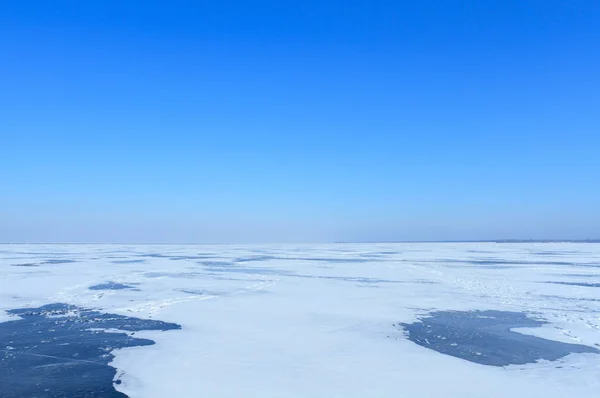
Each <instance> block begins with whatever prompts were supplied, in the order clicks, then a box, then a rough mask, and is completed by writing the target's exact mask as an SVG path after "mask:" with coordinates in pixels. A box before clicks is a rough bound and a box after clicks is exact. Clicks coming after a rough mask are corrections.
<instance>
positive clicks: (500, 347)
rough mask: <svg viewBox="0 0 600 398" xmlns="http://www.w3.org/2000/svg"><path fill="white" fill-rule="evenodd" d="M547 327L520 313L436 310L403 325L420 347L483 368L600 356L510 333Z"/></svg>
mask: <svg viewBox="0 0 600 398" xmlns="http://www.w3.org/2000/svg"><path fill="white" fill-rule="evenodd" d="M544 324H545V322H544V321H540V320H536V319H532V318H529V317H528V316H527V315H526V314H524V313H520V312H509V311H462V312H461V311H435V312H431V313H430V314H429V316H427V317H423V318H421V319H420V320H419V321H418V322H414V323H402V324H401V326H402V327H403V328H404V329H405V330H406V331H407V333H408V338H409V339H410V340H411V341H413V342H415V343H416V344H418V345H420V346H423V347H426V348H429V349H431V350H434V351H437V352H439V353H442V354H447V355H451V356H454V357H457V358H461V359H465V360H467V361H471V362H475V363H478V364H482V365H491V366H507V365H523V364H527V363H534V362H536V361H538V360H541V359H546V360H549V361H554V360H557V359H560V358H562V357H565V356H567V355H569V354H571V353H596V354H598V353H599V351H598V350H597V349H595V348H593V347H589V346H585V345H579V344H567V343H562V342H558V341H552V340H546V339H542V338H540V337H536V336H529V335H525V334H521V333H517V332H513V331H511V329H512V328H523V327H539V326H542V325H544Z"/></svg>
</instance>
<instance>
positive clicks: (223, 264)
mask: <svg viewBox="0 0 600 398" xmlns="http://www.w3.org/2000/svg"><path fill="white" fill-rule="evenodd" d="M199 264H202V265H204V266H206V267H228V266H231V265H233V263H232V262H231V261H201V262H199Z"/></svg>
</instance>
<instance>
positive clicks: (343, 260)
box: [234, 256, 369, 264]
mask: <svg viewBox="0 0 600 398" xmlns="http://www.w3.org/2000/svg"><path fill="white" fill-rule="evenodd" d="M271 260H278V261H315V262H327V263H339V264H343V263H366V262H369V260H367V259H364V258H324V257H276V256H250V257H239V258H236V259H235V260H234V262H235V263H248V262H254V261H271Z"/></svg>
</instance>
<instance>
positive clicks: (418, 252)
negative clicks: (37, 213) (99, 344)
mask: <svg viewBox="0 0 600 398" xmlns="http://www.w3.org/2000/svg"><path fill="white" fill-rule="evenodd" d="M147 254H157V255H160V256H163V257H150V256H144V255H147ZM203 256H204V258H195V257H203ZM169 257H172V258H173V259H171V258H169ZM185 257H188V258H185ZM52 259H55V260H56V259H69V260H75V262H73V263H60V264H41V265H39V266H37V267H35V266H15V265H17V264H30V263H36V264H37V263H42V262H44V261H46V260H52ZM327 259H330V260H337V261H326V260H327ZM127 260H144V261H143V262H132V263H126V262H123V261H127ZM236 260H237V261H236ZM239 260H245V261H239ZM352 260H364V261H363V262H356V261H354V262H352ZM474 260H476V261H480V263H471V261H474ZM345 261H346V262H345ZM485 261H487V263H482V262H485ZM117 262H118V263H117ZM223 262H231V263H232V264H219V263H223ZM203 263H204V264H203ZM567 263H573V264H574V265H568V264H567ZM593 265H596V267H594V266H593ZM566 274H569V275H570V276H567V275H566ZM574 274H581V275H582V276H581V277H578V276H576V275H575V276H573V275H574ZM107 281H111V282H115V283H122V284H126V285H131V286H132V287H133V288H134V289H123V290H90V289H89V286H92V285H97V284H101V283H104V282H107ZM550 281H569V282H572V281H576V282H586V283H598V282H600V244H575V243H570V244H549V243H548V244H493V243H460V244H459V243H456V244H424V243H419V244H416V243H415V244H329V245H308V244H307V245H270V246H267V245H262V246H228V245H214V246H205V245H197V246H193V245H179V246H178V245H137V246H132V245H122V246H119V245H2V246H0V321H7V320H9V319H12V317H8V316H7V315H6V314H5V312H4V310H8V309H14V308H21V307H37V306H40V305H44V304H47V303H54V302H61V303H68V304H75V305H79V306H83V307H88V308H94V309H99V310H101V311H105V312H111V313H118V314H123V315H127V316H136V317H141V318H152V319H155V320H162V321H167V322H175V323H178V324H180V325H181V326H182V329H181V330H175V331H167V332H157V331H143V332H137V333H136V337H142V338H144V337H147V338H150V339H152V340H154V341H155V342H156V344H155V345H153V346H145V347H132V348H125V349H122V350H118V351H115V352H114V354H115V359H114V361H113V363H112V364H111V365H112V366H114V367H116V368H117V370H118V373H117V375H118V377H119V378H120V380H122V383H121V384H120V385H118V386H117V388H118V389H119V390H120V391H122V392H124V393H126V394H128V395H129V396H130V397H165V396H178V397H201V396H211V397H399V396H400V397H403V396H406V397H449V398H452V397H460V398H464V397H490V398H494V397H507V396H515V397H545V398H550V397H580V398H585V397H597V396H598V392H599V391H600V355H595V354H572V355H569V356H567V357H565V358H563V359H562V360H560V361H555V362H547V361H542V362H539V363H535V364H529V365H525V366H522V365H519V366H516V365H515V366H509V367H506V368H499V367H491V366H484V365H479V364H475V363H471V362H468V361H465V360H462V359H459V358H455V357H451V356H447V355H442V354H440V353H437V352H435V351H433V350H429V349H426V348H424V347H421V346H418V345H416V344H414V343H413V342H411V341H409V340H408V339H406V338H405V336H404V333H403V332H402V331H401V330H400V329H399V328H398V327H396V326H393V324H398V323H402V322H412V321H414V320H416V319H417V318H418V316H420V315H423V314H426V313H427V312H429V311H432V310H508V311H520V312H526V313H528V314H530V315H531V316H533V317H536V318H540V319H544V320H546V321H548V322H549V324H547V325H545V326H543V327H541V328H527V329H524V328H523V329H522V330H521V329H515V331H519V332H522V333H527V334H532V335H536V336H539V337H543V338H547V339H553V340H556V341H564V342H569V343H577V344H584V345H589V346H592V347H597V345H598V344H600V288H594V287H581V286H570V285H559V284H552V283H545V282H550ZM135 289H139V290H135ZM558 366H560V367H558Z"/></svg>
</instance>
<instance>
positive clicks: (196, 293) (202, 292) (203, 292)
mask: <svg viewBox="0 0 600 398" xmlns="http://www.w3.org/2000/svg"><path fill="white" fill-rule="evenodd" d="M179 291H180V292H182V293H187V294H193V295H194V296H220V294H218V293H214V292H209V291H207V290H197V289H179Z"/></svg>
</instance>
